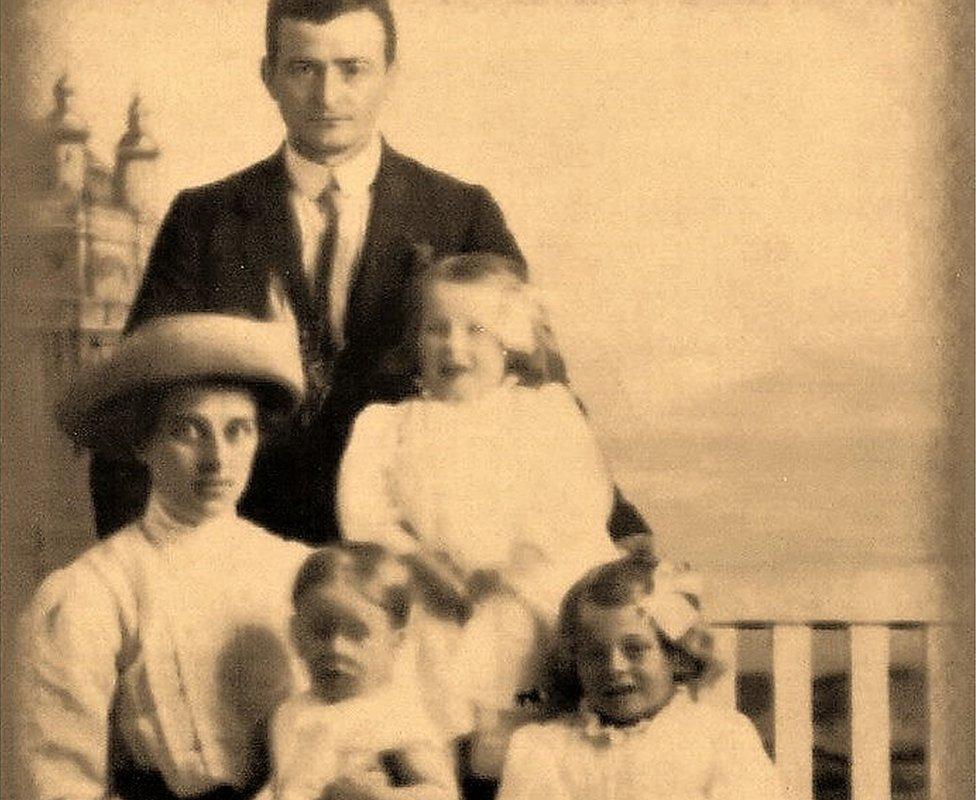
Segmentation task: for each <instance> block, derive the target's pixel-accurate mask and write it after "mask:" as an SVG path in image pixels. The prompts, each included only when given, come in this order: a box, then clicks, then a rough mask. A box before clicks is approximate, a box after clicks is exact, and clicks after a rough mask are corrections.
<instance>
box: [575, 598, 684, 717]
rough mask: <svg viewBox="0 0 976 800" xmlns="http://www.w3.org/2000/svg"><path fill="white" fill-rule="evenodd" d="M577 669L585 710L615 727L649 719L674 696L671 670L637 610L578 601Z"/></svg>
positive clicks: (645, 621) (635, 608) (657, 640)
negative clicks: (616, 723) (614, 723)
mask: <svg viewBox="0 0 976 800" xmlns="http://www.w3.org/2000/svg"><path fill="white" fill-rule="evenodd" d="M576 648H577V649H576V669H577V672H578V674H579V679H580V683H581V684H582V687H583V696H584V697H585V698H586V701H587V704H588V705H589V707H590V709H591V710H592V711H594V712H596V713H597V714H599V715H600V716H602V717H604V718H606V719H608V720H610V721H612V722H618V723H623V724H627V723H631V722H635V721H636V720H639V719H642V718H646V717H649V716H652V715H653V714H655V713H656V712H657V711H659V710H660V709H661V708H663V707H664V706H665V705H666V704H667V702H668V701H669V700H670V699H671V696H672V695H673V694H674V675H673V672H672V666H671V663H670V661H669V660H668V658H667V656H666V654H665V653H664V650H663V649H662V647H661V642H660V639H659V638H658V634H657V631H656V629H655V628H654V626H653V625H651V624H649V622H648V620H647V618H646V617H644V616H642V615H641V614H640V613H639V611H638V609H637V607H636V606H633V605H627V606H622V607H606V606H600V605H597V604H596V603H589V602H585V601H584V602H582V603H581V605H580V614H579V635H578V642H577V645H576Z"/></svg>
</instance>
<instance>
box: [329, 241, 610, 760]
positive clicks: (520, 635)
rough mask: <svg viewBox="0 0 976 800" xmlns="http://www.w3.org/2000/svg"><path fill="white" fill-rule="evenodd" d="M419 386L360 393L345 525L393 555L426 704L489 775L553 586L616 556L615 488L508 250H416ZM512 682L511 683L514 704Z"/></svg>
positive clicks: (555, 595) (527, 683)
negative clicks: (413, 621) (422, 603)
mask: <svg viewBox="0 0 976 800" xmlns="http://www.w3.org/2000/svg"><path fill="white" fill-rule="evenodd" d="M417 306H418V312H419V313H418V321H417V323H416V345H417V347H418V349H419V362H420V364H421V381H422V386H421V389H422V392H421V396H420V397H419V398H416V399H410V400H406V401H403V402H400V403H398V404H395V405H387V404H374V405H371V406H368V407H367V408H366V409H365V410H364V411H363V412H362V413H361V414H360V416H359V417H358V418H357V420H356V422H355V424H354V427H353V430H352V434H351V436H350V441H349V444H348V448H347V450H346V453H345V456H344V458H343V462H342V466H341V470H340V478H339V488H338V509H339V518H340V523H341V527H342V532H343V536H344V537H346V538H347V539H351V540H367V541H374V542H378V543H381V544H383V545H384V546H386V547H388V548H389V549H391V550H392V551H394V552H396V553H399V554H402V555H403V556H404V557H405V558H406V559H407V560H408V562H409V563H410V564H411V566H412V567H413V569H414V572H415V575H416V576H417V578H418V579H419V580H420V582H421V584H422V585H423V586H424V587H425V590H426V593H427V599H428V603H427V606H426V609H425V611H424V612H422V613H421V614H420V615H419V616H421V617H422V619H421V620H419V622H420V627H421V629H422V634H421V636H420V637H419V640H418V642H417V648H418V650H419V656H418V663H419V670H420V673H421V675H420V679H421V681H422V682H423V683H424V684H425V688H426V693H427V696H428V699H429V700H430V708H431V713H432V715H433V716H434V718H435V720H436V721H437V722H438V723H440V724H441V725H442V726H443V727H444V729H445V732H446V734H447V735H448V736H451V737H456V736H461V735H464V734H467V733H468V732H470V731H471V730H472V729H473V730H474V731H475V737H474V741H473V747H474V749H473V759H474V761H475V762H476V763H475V764H474V771H475V772H478V773H480V774H483V775H486V776H488V777H492V776H494V777H497V774H498V771H499V770H500V765H501V764H500V762H501V757H502V755H503V751H504V748H505V746H506V743H507V736H508V733H509V731H510V729H511V728H512V726H513V725H514V724H516V723H517V722H518V721H520V719H522V718H524V717H525V716H526V714H527V713H529V712H527V711H526V710H525V700H526V699H527V698H532V697H535V696H537V689H538V684H539V680H538V679H539V674H540V666H541V661H540V659H541V656H542V654H543V653H544V651H545V648H546V643H547V641H548V639H549V638H550V635H551V632H552V629H553V626H554V623H555V618H556V613H557V611H558V605H559V601H560V599H561V598H562V596H563V594H564V592H565V591H566V590H567V589H568V588H569V586H570V585H572V583H573V582H574V581H575V580H576V579H577V578H578V577H579V576H580V575H581V574H582V573H583V572H584V571H585V570H586V569H587V568H589V567H592V566H594V565H596V564H598V563H601V562H603V561H606V560H608V559H612V558H615V557H616V556H617V555H619V553H618V551H617V549H616V548H615V546H614V545H613V543H612V542H611V540H610V539H609V537H608V535H607V532H606V526H607V518H608V515H609V513H610V509H611V503H612V499H613V486H612V482H611V481H610V479H609V476H608V473H607V469H606V466H605V463H604V460H603V458H602V456H601V453H600V451H599V448H598V446H597V443H596V441H595V440H594V437H593V434H592V432H591V430H590V428H589V426H588V424H587V422H586V419H585V418H584V416H583V414H582V413H581V411H580V408H579V405H578V403H577V401H576V399H575V398H574V397H573V395H572V394H571V393H570V391H569V390H568V388H567V386H566V385H565V384H564V383H562V382H559V381H558V380H553V375H554V372H555V370H554V369H553V367H554V365H555V364H560V363H561V362H560V361H559V357H558V354H557V353H556V350H555V346H554V344H553V340H552V336H551V333H550V332H549V328H548V325H547V322H546V315H545V310H544V308H543V306H542V304H541V302H540V301H539V299H538V296H537V294H536V293H535V292H534V291H533V289H532V288H531V287H530V286H528V285H527V284H526V283H525V282H524V281H523V280H521V279H520V278H519V277H518V273H517V269H516V267H515V265H514V264H513V263H512V262H511V261H509V260H508V259H506V258H503V257H501V256H497V255H494V254H488V253H472V254H466V255H459V256H450V257H447V258H444V259H442V260H440V261H438V262H436V263H434V264H432V265H429V266H428V268H427V270H426V272H425V273H424V275H423V276H422V279H421V282H420V284H419V292H418V302H417ZM519 698H522V703H521V704H520V700H519Z"/></svg>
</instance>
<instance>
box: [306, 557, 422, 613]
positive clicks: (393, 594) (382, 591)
mask: <svg viewBox="0 0 976 800" xmlns="http://www.w3.org/2000/svg"><path fill="white" fill-rule="evenodd" d="M339 581H341V582H343V583H344V584H346V585H348V586H350V587H352V588H353V589H354V590H355V591H356V592H357V593H358V594H359V595H361V596H362V597H363V598H365V599H366V600H368V601H369V602H371V603H374V604H376V605H377V606H379V607H380V608H382V609H383V610H384V611H386V613H387V615H388V617H389V620H390V625H391V627H392V628H394V629H395V630H399V629H401V628H403V627H405V626H406V624H407V622H408V620H409V618H410V606H411V602H412V592H411V587H410V576H409V573H408V572H407V569H406V568H405V567H404V565H403V564H402V563H401V562H400V560H399V559H397V558H396V557H395V556H393V555H392V554H391V553H390V552H389V551H388V550H387V549H386V548H385V547H383V546H382V545H378V544H374V543H372V542H338V543H336V544H330V545H326V546H325V547H322V548H319V549H318V550H316V551H315V552H313V553H312V554H311V555H310V556H309V557H308V558H307V559H305V563H304V564H302V567H301V569H299V571H298V575H297V577H296V578H295V584H294V587H293V588H292V595H291V599H292V606H293V607H294V608H295V609H296V611H297V610H298V608H299V606H300V605H301V603H302V599H303V598H304V596H305V595H306V593H308V592H309V591H310V590H312V589H314V588H315V587H317V586H322V585H331V584H333V583H337V582H339Z"/></svg>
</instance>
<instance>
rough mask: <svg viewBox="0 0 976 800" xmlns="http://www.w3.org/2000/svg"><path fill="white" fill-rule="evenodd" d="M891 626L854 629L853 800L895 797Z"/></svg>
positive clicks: (852, 686)
mask: <svg viewBox="0 0 976 800" xmlns="http://www.w3.org/2000/svg"><path fill="white" fill-rule="evenodd" d="M889 649H890V648H889V639H888V628H887V627H886V626H884V625H855V626H854V627H852V628H851V756H852V763H851V773H852V775H851V786H852V792H851V797H852V800H878V798H885V797H890V796H891V752H890V751H891V711H890V707H889V690H888V669H889V667H888V663H889V661H888V659H889Z"/></svg>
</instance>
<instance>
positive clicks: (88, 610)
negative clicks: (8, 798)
mask: <svg viewBox="0 0 976 800" xmlns="http://www.w3.org/2000/svg"><path fill="white" fill-rule="evenodd" d="M121 613H122V612H121V609H120V606H119V602H118V600H117V599H116V598H115V596H114V595H113V593H112V591H111V589H110V588H109V587H108V585H107V584H106V583H105V582H104V581H103V580H102V579H101V577H100V576H99V574H98V572H97V571H96V570H95V569H93V568H92V567H90V566H89V565H87V564H85V563H84V562H76V563H75V564H73V565H71V566H70V567H68V568H66V569H64V570H60V571H59V572H56V573H54V574H52V575H51V576H50V577H49V578H48V579H47V580H46V581H45V582H44V583H43V584H42V585H41V588H40V589H39V590H38V592H37V594H36V595H35V597H34V600H33V601H32V603H31V605H30V606H29V607H28V609H27V611H26V612H25V614H24V616H23V617H22V618H21V620H20V627H19V630H18V635H19V638H20V647H19V651H20V655H19V657H18V664H17V667H18V694H19V700H20V725H21V733H20V737H19V738H20V741H19V745H20V748H21V754H22V757H23V763H24V766H25V769H26V772H27V777H28V780H29V781H30V783H31V785H32V786H31V796H32V797H34V798H37V800H88V799H89V798H91V800H94V799H95V798H103V797H105V795H106V792H107V786H108V775H107V773H108V742H109V711H110V707H111V704H112V698H113V696H114V693H115V689H116V685H117V683H118V666H117V659H118V657H119V655H120V653H121V650H122V621H121V620H122V617H121Z"/></svg>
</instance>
